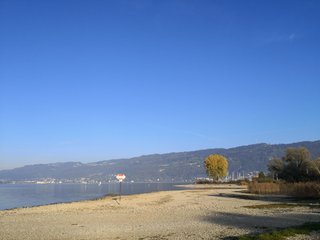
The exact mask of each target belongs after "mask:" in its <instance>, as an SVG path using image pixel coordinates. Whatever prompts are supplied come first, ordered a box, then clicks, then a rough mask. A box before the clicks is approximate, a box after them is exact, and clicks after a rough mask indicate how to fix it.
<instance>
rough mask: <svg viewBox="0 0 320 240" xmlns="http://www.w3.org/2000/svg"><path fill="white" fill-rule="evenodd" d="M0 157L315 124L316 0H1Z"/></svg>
mask: <svg viewBox="0 0 320 240" xmlns="http://www.w3.org/2000/svg"><path fill="white" fill-rule="evenodd" d="M0 81H1V82H0V83H1V85H0V104H1V105H0V169H4V168H11V167H16V166H22V165H25V164H30V163H47V162H58V161H82V162H90V161H97V160H104V159H111V158H121V157H133V156H137V155H142V154H149V153H165V152H172V151H189V150H197V149H204V148H215V147H233V146H239V145H245V144H252V143H259V142H266V143H289V142H296V141H301V140H317V139H319V138H320V124H319V123H320V110H319V109H320V108H319V103H320V95H319V94H320V1H317V0H314V1H308V0H305V1H300V0H299V1H294V0H288V1H281V0H280V1H279V0H276V1H270V0H261V1H255V0H251V1H238V0H234V1H231V0H230V1H224V0H220V1H214V0H211V1H205V0H204V1H197V0H194V1H182V0H180V1H172V0H167V1H166V0H161V1H156V0H155V1H151V0H146V1H131V0H130V1H129V0H128V1H121V0H120V1H119V0H114V1H102V0H101V1H98V0H96V1H88V0H87V1H79V0H68V1H62V0H60V1H42V0H41V1H34V0H25V1H15V0H0Z"/></svg>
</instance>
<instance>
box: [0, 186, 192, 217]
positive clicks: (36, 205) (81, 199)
mask: <svg viewBox="0 0 320 240" xmlns="http://www.w3.org/2000/svg"><path fill="white" fill-rule="evenodd" d="M109 184H110V183H105V185H109ZM111 184H112V185H118V184H119V183H111ZM125 184H126V185H132V184H142V185H145V184H157V185H159V184H165V185H171V186H172V187H175V188H177V189H163V190H156V189H155V190H152V189H151V190H150V191H149V190H147V191H145V192H141V193H126V192H122V194H121V195H122V196H129V195H135V194H144V193H152V192H159V191H177V190H183V189H184V186H185V187H187V186H188V185H192V184H184V185H183V184H182V183H167V182H164V183H162V182H161V183H159V182H153V183H143V182H141V183H131V182H125ZM2 185H9V186H11V185H23V186H24V185H27V186H40V187H42V186H55V185H56V186H62V185H77V186H82V185H90V186H95V185H97V184H80V183H70V184H69V183H67V184H49V183H48V184H34V183H27V184H11V183H10V184H2ZM0 186H1V185H0ZM99 187H100V185H99ZM0 193H1V192H0ZM108 196H119V194H118V193H115V192H110V193H105V194H102V195H101V196H94V197H88V198H81V197H78V200H77V199H75V200H73V199H71V200H68V199H66V200H62V201H54V200H52V201H50V200H48V203H39V204H34V205H32V204H28V203H26V204H25V205H24V206H17V207H9V208H4V209H1V208H0V211H6V210H13V209H20V208H32V207H41V206H48V205H55V204H63V203H73V202H81V201H91V200H92V201H94V200H99V199H102V198H105V197H108ZM75 198H77V197H75ZM0 204H1V202H0Z"/></svg>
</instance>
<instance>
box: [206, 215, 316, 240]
mask: <svg viewBox="0 0 320 240" xmlns="http://www.w3.org/2000/svg"><path fill="white" fill-rule="evenodd" d="M201 220H203V221H206V222H209V223H213V224H219V225H224V226H227V227H228V228H241V229H248V230H250V234H255V233H258V232H266V231H270V230H274V229H279V228H283V227H288V226H295V225H300V224H303V223H305V222H314V221H320V215H319V214H310V213H299V214H298V213H291V214H290V213H282V214H281V215H278V214H277V215H273V216H261V215H249V214H240V213H225V212H214V213H212V214H211V215H208V216H205V217H202V219H201ZM223 239H224V240H231V239H237V237H234V236H228V237H225V238H223Z"/></svg>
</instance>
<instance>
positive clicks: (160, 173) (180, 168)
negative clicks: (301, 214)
mask: <svg viewBox="0 0 320 240" xmlns="http://www.w3.org/2000/svg"><path fill="white" fill-rule="evenodd" d="M289 147H306V148H307V149H309V151H310V153H311V156H312V158H313V159H314V158H316V157H318V156H320V140H319V141H312V142H311V141H305V142H298V143H291V144H265V143H261V144H253V145H248V146H240V147H235V148H229V149H223V148H214V149H205V150H198V151H190V152H177V153H167V154H152V155H144V156H140V157H134V158H129V159H116V160H105V161H99V162H93V163H86V164H85V163H81V162H66V163H52V164H36V165H28V166H24V167H20V168H15V169H12V170H2V171H0V180H1V181H37V180H41V179H54V180H55V181H60V180H64V181H65V180H68V181H76V182H79V181H81V180H85V181H88V182H90V181H109V180H111V181H113V180H114V179H115V178H114V175H115V174H117V173H125V174H126V176H127V179H126V180H127V181H135V182H153V181H160V182H181V181H192V180H194V179H195V178H198V177H205V176H206V173H205V169H204V165H203V161H204V159H205V158H206V157H207V156H208V155H210V154H222V155H224V156H226V157H227V158H228V161H229V173H232V172H234V173H241V174H243V173H248V172H252V171H266V170H267V163H268V161H269V160H270V159H271V158H273V157H282V156H283V155H284V154H285V150H286V149H287V148H289Z"/></svg>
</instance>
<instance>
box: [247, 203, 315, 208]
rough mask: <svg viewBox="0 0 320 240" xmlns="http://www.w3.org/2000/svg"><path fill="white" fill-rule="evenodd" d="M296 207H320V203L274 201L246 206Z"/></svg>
mask: <svg viewBox="0 0 320 240" xmlns="http://www.w3.org/2000/svg"><path fill="white" fill-rule="evenodd" d="M295 207H309V208H320V204H319V203H273V204H260V205H251V206H245V208H253V209H274V208H295Z"/></svg>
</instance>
